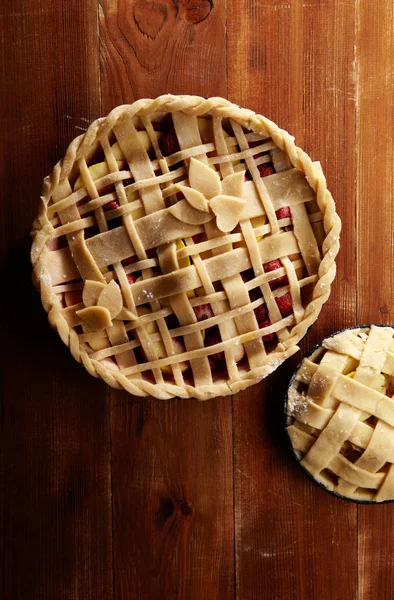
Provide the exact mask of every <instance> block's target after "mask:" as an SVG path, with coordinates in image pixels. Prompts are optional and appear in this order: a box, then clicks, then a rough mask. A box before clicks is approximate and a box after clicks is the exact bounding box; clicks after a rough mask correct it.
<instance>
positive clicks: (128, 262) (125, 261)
mask: <svg viewBox="0 0 394 600" xmlns="http://www.w3.org/2000/svg"><path fill="white" fill-rule="evenodd" d="M136 262H138V258H137V256H130V257H129V258H124V259H123V260H122V265H124V266H125V267H126V266H127V265H133V264H134V263H136Z"/></svg>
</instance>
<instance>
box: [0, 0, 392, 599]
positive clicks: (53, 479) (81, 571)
mask: <svg viewBox="0 0 394 600" xmlns="http://www.w3.org/2000/svg"><path fill="white" fill-rule="evenodd" d="M393 22H394V8H393V3H392V1H391V0H379V2H374V3H372V2H368V1H367V0H363V1H362V0H354V1H352V0H347V1H343V0H341V1H340V0H330V1H327V2H323V1H322V0H308V1H307V2H305V1H304V2H303V1H302V0H288V2H283V1H282V0H262V1H257V0H256V1H255V0H227V1H226V0H152V1H146V0H101V2H97V0H85V2H80V1H77V0H53V1H52V2H44V0H36V2H34V3H33V2H31V1H30V2H25V1H23V0H13V1H12V2H3V3H1V6H0V31H1V53H0V78H1V79H0V81H1V86H0V90H1V91H0V94H1V98H0V106H1V112H0V115H1V116H0V119H1V136H0V139H1V154H0V159H1V161H0V169H1V174H2V177H1V257H2V267H3V269H2V272H3V285H2V294H1V306H2V316H3V318H2V326H1V327H2V328H1V334H2V349H3V353H2V382H1V389H2V396H1V407H0V408H1V411H0V425H1V455H0V473H1V482H0V527H1V543H0V553H1V556H0V565H1V571H0V590H1V597H2V598H4V599H6V600H35V599H36V598H37V599H45V600H63V599H64V600H90V599H97V600H107V599H109V600H140V599H141V600H189V599H190V600H228V599H235V598H236V599H237V600H282V599H284V600H304V599H308V600H309V599H311V600H312V599H315V598H319V600H376V599H377V598H379V599H380V600H391V599H392V598H393V594H394V592H393V589H394V570H393V567H394V553H393V551H392V546H393V539H394V533H393V532H394V505H386V506H362V507H357V506H356V505H354V504H352V503H346V502H344V501H340V500H338V499H335V498H333V497H331V496H330V495H329V494H327V493H325V492H324V491H323V490H321V489H319V488H318V487H317V486H315V485H314V484H313V483H312V482H311V481H310V480H309V479H308V478H307V477H306V476H305V475H304V474H303V473H302V472H301V470H300V469H299V468H298V466H297V465H296V464H295V462H294V460H293V458H292V456H291V454H290V452H289V450H288V448H287V446H286V439H285V436H284V430H283V398H284V393H285V388H286V384H287V382H288V380H289V377H290V375H291V372H292V370H294V368H295V366H296V364H297V362H298V360H299V358H300V356H298V357H294V358H293V359H291V360H290V361H289V362H288V364H286V365H284V366H283V367H282V368H281V369H280V370H279V371H278V372H276V373H275V374H274V375H273V376H271V377H270V378H268V379H267V380H266V381H264V382H262V383H261V384H260V385H258V386H255V387H254V388H252V389H250V390H247V391H245V392H243V393H241V394H239V395H237V396H235V397H233V398H221V399H217V400H216V401H209V402H205V403H198V402H196V401H181V400H177V401H170V402H158V401H155V400H141V399H138V398H133V397H131V396H129V395H127V394H125V393H121V392H116V391H113V390H110V389H109V388H107V387H106V386H105V384H104V383H102V382H100V381H98V380H95V379H93V378H92V377H90V376H89V375H88V374H87V373H86V372H85V371H84V370H83V369H82V368H81V367H80V366H79V365H77V363H75V361H74V360H73V359H72V358H71V356H70V354H69V352H68V350H67V349H66V348H65V347H64V346H63V345H62V343H61V341H60V340H59V339H58V337H57V335H56V334H55V333H54V332H52V331H51V330H50V328H49V326H48V325H47V322H46V315H45V313H44V311H43V309H42V308H41V306H40V301H39V298H38V296H37V294H36V292H35V290H34V289H33V288H32V285H31V283H30V266H29V256H28V253H29V238H28V235H29V231H30V227H31V222H32V220H33V218H34V216H35V213H36V210H37V206H38V197H39V193H40V187H41V181H42V179H43V177H44V176H45V175H46V174H47V173H48V172H49V171H50V169H51V168H52V166H53V164H54V163H55V162H56V161H57V160H58V159H59V158H61V156H62V155H63V153H64V151H65V149H66V147H67V145H68V144H69V142H70V141H71V140H72V139H73V138H74V137H75V136H76V135H78V134H80V133H81V132H82V131H83V130H85V129H86V128H87V125H88V123H89V122H90V121H91V120H93V119H94V118H96V117H98V116H100V115H105V114H107V113H108V112H109V110H110V109H112V108H113V107H114V106H116V105H118V104H121V103H128V102H132V101H133V100H135V99H137V98H141V97H146V96H151V97H152V96H156V95H159V94H161V93H165V92H172V93H189V94H200V95H203V96H214V95H221V96H225V97H228V98H229V99H230V100H232V101H234V102H236V103H238V104H240V105H243V106H246V107H249V108H252V109H254V110H256V111H258V112H261V113H263V114H265V115H266V116H268V117H270V118H271V119H273V120H274V121H276V122H277V123H278V124H279V125H280V126H282V127H283V128H285V129H288V130H289V131H290V132H291V133H292V134H293V135H295V136H296V141H297V143H298V144H299V145H301V146H302V147H303V148H304V149H305V150H306V151H307V152H308V153H310V155H311V156H312V157H313V159H314V160H320V161H321V163H322V165H323V168H324V170H325V173H326V176H327V180H328V184H329V187H330V189H331V191H332V193H333V195H334V197H335V199H336V202H337V206H338V211H339V213H340V215H341V217H342V219H343V234H342V247H341V252H340V255H339V257H338V275H337V279H336V281H335V284H334V287H333V292H332V295H331V298H330V300H329V302H328V303H327V305H326V306H325V308H324V309H323V312H322V314H321V316H320V318H319V320H318V322H317V323H316V324H315V326H314V327H313V329H312V330H311V331H310V333H309V334H308V336H307V337H306V339H305V341H304V342H303V344H302V350H303V352H305V351H306V350H307V349H308V348H310V347H311V346H312V345H313V344H315V343H316V342H318V341H319V340H321V339H322V337H324V336H325V335H327V334H328V333H331V332H333V331H336V330H338V329H341V328H343V327H345V326H348V325H353V324H356V323H369V322H377V323H390V322H391V323H393V322H394V318H393V316H392V312H393V309H394V305H393V301H394V298H393V292H392V290H393V279H394V277H393V266H394V264H393V253H392V240H393V219H394V209H393V208H392V207H393V198H392V196H393V175H392V173H393V126H394V116H393V92H394V69H393V59H394V28H393Z"/></svg>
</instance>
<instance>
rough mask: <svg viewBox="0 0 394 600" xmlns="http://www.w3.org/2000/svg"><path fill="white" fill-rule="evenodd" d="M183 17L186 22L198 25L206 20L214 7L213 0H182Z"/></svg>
mask: <svg viewBox="0 0 394 600" xmlns="http://www.w3.org/2000/svg"><path fill="white" fill-rule="evenodd" d="M181 6H182V9H183V10H182V12H181V14H182V17H183V19H184V20H185V21H186V23H190V24H192V25H197V23H201V21H204V20H205V19H206V18H207V17H208V16H209V15H210V13H211V11H212V9H213V0H182V2H181Z"/></svg>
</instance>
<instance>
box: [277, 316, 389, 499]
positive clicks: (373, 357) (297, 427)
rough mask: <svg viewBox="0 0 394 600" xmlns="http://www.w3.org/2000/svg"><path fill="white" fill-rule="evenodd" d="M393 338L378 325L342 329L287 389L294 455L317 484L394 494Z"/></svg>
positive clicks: (365, 495)
mask: <svg viewBox="0 0 394 600" xmlns="http://www.w3.org/2000/svg"><path fill="white" fill-rule="evenodd" d="M393 335H394V328H392V327H385V326H377V325H371V326H365V327H360V328H355V329H347V330H344V331H341V332H339V333H336V334H335V335H333V336H332V337H329V338H327V339H325V340H324V341H323V343H322V344H321V346H319V347H317V348H316V349H315V350H314V351H313V352H312V354H311V355H310V356H309V357H308V358H305V359H304V360H303V362H302V363H301V365H300V367H299V368H298V370H297V372H296V373H295V375H294V377H293V379H292V382H291V384H290V386H289V391H288V397H287V415H288V428H287V431H288V434H289V436H290V440H291V444H292V446H293V450H294V452H295V454H296V457H297V458H298V459H299V460H300V463H301V465H302V466H303V467H304V469H306V471H307V472H308V473H309V474H310V475H311V477H312V478H313V479H315V480H316V481H317V482H318V483H320V484H321V485H323V486H324V487H325V488H326V489H327V490H330V491H332V492H334V493H335V494H338V495H340V496H342V497H345V498H349V499H351V500H356V501H364V502H365V501H369V502H383V501H387V500H393V499H394V464H393V463H394V397H393V394H394V339H393Z"/></svg>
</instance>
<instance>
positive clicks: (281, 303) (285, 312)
mask: <svg viewBox="0 0 394 600" xmlns="http://www.w3.org/2000/svg"><path fill="white" fill-rule="evenodd" d="M275 300H276V304H277V305H278V308H279V311H280V314H281V315H282V317H288V316H289V315H291V313H292V312H293V301H292V299H291V295H290V292H287V294H284V295H283V296H279V297H278V298H275Z"/></svg>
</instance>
